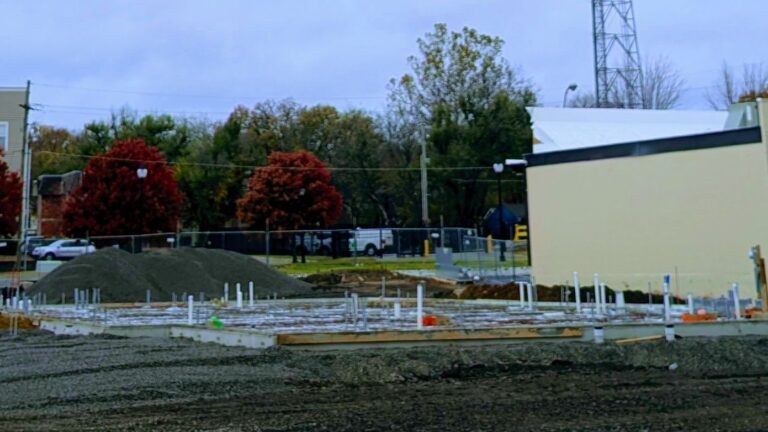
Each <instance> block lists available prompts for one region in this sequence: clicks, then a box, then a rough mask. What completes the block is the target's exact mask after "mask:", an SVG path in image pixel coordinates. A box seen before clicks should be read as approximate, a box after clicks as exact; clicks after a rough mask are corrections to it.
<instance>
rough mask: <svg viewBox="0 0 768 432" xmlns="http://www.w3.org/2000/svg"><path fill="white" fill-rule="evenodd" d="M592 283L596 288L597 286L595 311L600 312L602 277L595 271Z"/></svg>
mask: <svg viewBox="0 0 768 432" xmlns="http://www.w3.org/2000/svg"><path fill="white" fill-rule="evenodd" d="M592 284H593V285H594V288H595V307H594V309H595V313H598V312H600V310H601V307H600V277H599V276H598V275H597V273H595V274H594V275H593V276H592Z"/></svg>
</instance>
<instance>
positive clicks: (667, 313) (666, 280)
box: [664, 275, 672, 322]
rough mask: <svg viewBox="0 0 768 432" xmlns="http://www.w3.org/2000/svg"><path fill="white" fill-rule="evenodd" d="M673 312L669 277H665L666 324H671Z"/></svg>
mask: <svg viewBox="0 0 768 432" xmlns="http://www.w3.org/2000/svg"><path fill="white" fill-rule="evenodd" d="M671 317H672V311H671V310H670V306H669V275H664V322H669V320H670V319H671Z"/></svg>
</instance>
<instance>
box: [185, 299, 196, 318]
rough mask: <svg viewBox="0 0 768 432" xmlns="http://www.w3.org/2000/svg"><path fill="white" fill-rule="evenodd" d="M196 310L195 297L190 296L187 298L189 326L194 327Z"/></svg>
mask: <svg viewBox="0 0 768 432" xmlns="http://www.w3.org/2000/svg"><path fill="white" fill-rule="evenodd" d="M194 308H195V296H192V295H191V296H189V297H188V298H187V324H189V325H192V324H194V321H193V319H192V317H193V312H194Z"/></svg>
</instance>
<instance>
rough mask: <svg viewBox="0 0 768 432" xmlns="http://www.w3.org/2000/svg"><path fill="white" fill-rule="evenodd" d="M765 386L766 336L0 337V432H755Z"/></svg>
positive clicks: (763, 424)
mask: <svg viewBox="0 0 768 432" xmlns="http://www.w3.org/2000/svg"><path fill="white" fill-rule="evenodd" d="M670 365H673V366H672V368H670ZM671 369H672V370H671ZM766 386H768V338H729V339H704V338H701V339H683V340H678V341H676V342H675V343H673V344H667V343H664V342H653V343H646V344H639V345H634V346H624V347H619V346H615V345H605V346H596V345H592V344H583V343H578V342H569V343H558V344H542V343H535V342H533V343H525V344H518V345H508V346H485V347H463V348H458V347H440V348H419V349H383V350H382V349H380V350H366V351H339V352H298V351H288V350H285V349H268V350H250V349H245V348H230V347H223V346H218V345H211V344H199V343H194V342H190V341H185V340H166V339H149V338H137V339H122V338H114V337H57V336H53V335H50V334H47V333H43V332H37V331H28V332H22V334H21V336H20V337H18V338H16V339H9V338H8V337H7V336H5V335H3V336H0V389H2V391H0V430H3V431H5V430H9V431H10V430H14V431H26V430H29V431H87V430H114V431H150V430H160V431H196V430H206V431H379V430H398V431H401V430H402V431H517V430H520V431H527V430H543V431H572V430H597V431H623V430H628V431H672V430H689V431H695V430H708V431H712V430H723V431H761V430H768V416H767V415H766V414H765V401H766V400H767V399H766V397H768V390H766V388H768V387H766Z"/></svg>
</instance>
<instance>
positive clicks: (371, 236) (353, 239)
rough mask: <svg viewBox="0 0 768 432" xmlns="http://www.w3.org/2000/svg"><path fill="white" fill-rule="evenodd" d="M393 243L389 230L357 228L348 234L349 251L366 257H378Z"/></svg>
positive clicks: (392, 236) (393, 239)
mask: <svg viewBox="0 0 768 432" xmlns="http://www.w3.org/2000/svg"><path fill="white" fill-rule="evenodd" d="M394 243H395V238H394V235H393V234H392V230H391V229H384V228H357V229H355V230H352V231H350V232H349V251H350V252H351V253H361V252H362V253H365V255H368V256H376V255H380V254H381V253H382V251H383V249H384V248H386V247H387V246H392V245H394Z"/></svg>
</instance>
